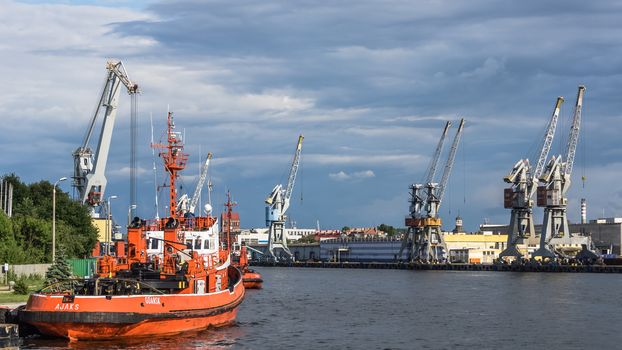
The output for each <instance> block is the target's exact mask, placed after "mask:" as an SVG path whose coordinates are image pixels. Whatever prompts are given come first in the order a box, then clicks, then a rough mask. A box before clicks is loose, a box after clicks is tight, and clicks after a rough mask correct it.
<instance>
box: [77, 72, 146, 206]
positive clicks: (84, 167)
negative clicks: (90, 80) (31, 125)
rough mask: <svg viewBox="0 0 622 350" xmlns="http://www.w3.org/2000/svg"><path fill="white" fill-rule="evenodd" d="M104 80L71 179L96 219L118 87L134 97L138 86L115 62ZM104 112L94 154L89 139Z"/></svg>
mask: <svg viewBox="0 0 622 350" xmlns="http://www.w3.org/2000/svg"><path fill="white" fill-rule="evenodd" d="M106 70H107V71H108V72H107V73H106V80H105V82H104V87H103V89H102V92H101V96H100V98H99V101H98V103H97V107H96V108H95V113H94V114H93V117H92V118H91V121H90V123H89V127H88V128H87V131H86V134H85V136H84V141H83V142H82V146H80V147H79V148H78V149H76V150H75V151H74V152H73V157H74V175H73V186H74V187H75V188H76V190H77V192H78V195H79V196H80V201H81V202H82V203H83V204H87V205H88V206H90V207H91V214H92V215H93V216H95V215H96V214H95V208H97V207H98V206H100V205H101V203H102V199H103V198H104V192H105V190H106V183H107V180H106V176H105V172H106V163H107V161H108V152H109V150H110V142H111V140H112V131H113V129H114V122H115V118H116V114H117V105H118V100H119V93H120V88H121V84H123V85H124V86H125V87H126V89H127V92H128V94H130V95H131V96H134V95H135V94H137V93H138V92H139V90H138V85H137V84H136V83H135V82H133V81H132V80H131V79H130V78H129V76H128V75H127V72H126V70H125V67H124V66H123V63H122V62H121V61H117V60H109V61H108V62H107V63H106ZM132 102H133V105H132V113H135V110H136V108H135V107H134V98H132ZM102 108H104V109H105V112H104V116H103V121H102V126H101V131H100V135H99V140H98V144H97V151H96V152H95V153H93V151H92V149H91V148H90V146H89V141H90V139H91V135H92V134H93V129H94V127H95V122H96V121H97V117H98V115H99V112H100V110H101V109H102Z"/></svg>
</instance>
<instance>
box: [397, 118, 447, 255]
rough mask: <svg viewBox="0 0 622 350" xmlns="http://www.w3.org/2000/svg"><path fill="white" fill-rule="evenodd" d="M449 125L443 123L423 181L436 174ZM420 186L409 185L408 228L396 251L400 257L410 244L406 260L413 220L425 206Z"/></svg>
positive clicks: (410, 249) (411, 240)
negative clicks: (443, 125) (400, 245)
mask: <svg viewBox="0 0 622 350" xmlns="http://www.w3.org/2000/svg"><path fill="white" fill-rule="evenodd" d="M450 127H451V122H450V121H448V122H447V123H445V128H444V129H443V133H442V134H441V137H440V138H439V140H438V144H437V145H436V150H435V151H434V155H433V156H432V158H431V159H430V165H429V166H428V171H427V173H426V177H425V182H424V183H431V182H432V181H433V180H434V176H435V175H436V166H437V164H438V160H439V158H440V157H441V153H442V151H443V144H444V142H445V137H447V132H448V131H449V128H450ZM422 188H423V185H422V184H412V185H410V200H409V202H410V207H409V211H410V214H409V215H408V216H407V217H406V226H408V230H407V231H406V234H405V235H404V237H403V238H402V247H401V248H400V251H399V253H398V259H401V258H402V254H403V252H404V249H405V248H406V247H407V246H409V244H410V248H409V250H408V252H409V253H408V261H412V260H413V252H414V251H415V245H414V243H415V225H414V221H413V220H416V219H421V217H422V210H423V208H424V206H425V198H423V194H422Z"/></svg>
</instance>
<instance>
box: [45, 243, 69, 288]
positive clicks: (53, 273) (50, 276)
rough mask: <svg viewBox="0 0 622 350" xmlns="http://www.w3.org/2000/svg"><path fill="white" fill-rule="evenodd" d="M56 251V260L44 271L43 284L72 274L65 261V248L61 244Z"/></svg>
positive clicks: (60, 279)
mask: <svg viewBox="0 0 622 350" xmlns="http://www.w3.org/2000/svg"><path fill="white" fill-rule="evenodd" d="M58 248H59V249H58V250H57V251H56V260H54V262H53V263H52V265H51V266H50V267H49V268H48V270H47V272H46V273H45V285H50V284H53V283H56V282H59V281H62V280H64V279H67V278H70V277H71V275H72V271H71V265H69V261H67V257H66V255H65V249H64V248H63V247H62V246H61V247H58Z"/></svg>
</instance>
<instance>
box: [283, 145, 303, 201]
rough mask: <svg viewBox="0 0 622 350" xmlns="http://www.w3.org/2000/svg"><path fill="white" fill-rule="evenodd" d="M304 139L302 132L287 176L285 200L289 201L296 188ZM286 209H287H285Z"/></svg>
mask: <svg viewBox="0 0 622 350" xmlns="http://www.w3.org/2000/svg"><path fill="white" fill-rule="evenodd" d="M302 140H304V136H302V134H301V135H300V136H298V143H297V144H296V151H295V152H294V159H293V160H292V167H291V169H290V170H289V177H288V178H287V187H286V189H285V197H284V198H283V199H285V201H287V202H289V199H290V198H291V196H292V192H293V190H294V182H296V174H297V173H298V165H299V164H300V153H301V152H302ZM283 211H285V210H283Z"/></svg>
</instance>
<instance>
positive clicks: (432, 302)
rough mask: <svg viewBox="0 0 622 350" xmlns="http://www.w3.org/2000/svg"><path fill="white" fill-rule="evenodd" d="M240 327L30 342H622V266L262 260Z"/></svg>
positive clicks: (353, 345)
mask: <svg viewBox="0 0 622 350" xmlns="http://www.w3.org/2000/svg"><path fill="white" fill-rule="evenodd" d="M257 270H258V271H259V272H261V273H262V275H263V278H264V281H265V282H264V289H263V290H259V291H254V290H250V291H248V293H247V297H246V300H245V301H244V304H242V306H241V308H240V311H239V313H238V322H237V324H236V325H235V326H232V327H227V328H221V329H215V330H207V331H204V332H200V333H196V334H188V335H184V336H177V337H171V338H165V339H153V340H143V341H140V342H133V343H119V342H107V343H67V342H66V341H62V340H27V341H25V342H24V345H23V347H22V348H26V349H67V348H71V349H74V348H76V349H95V348H103V349H154V350H155V349H269V348H274V349H283V348H297V349H416V348H421V349H476V348H477V349H518V348H522V349H533V348H554V349H594V348H607V349H619V348H622V333H621V332H620V325H622V298H620V291H622V275H617V274H607V275H605V274H570V273H565V274H564V273H511V272H462V271H461V272H456V271H408V270H350V269H305V268H278V267H275V268H267V267H263V268H257Z"/></svg>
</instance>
